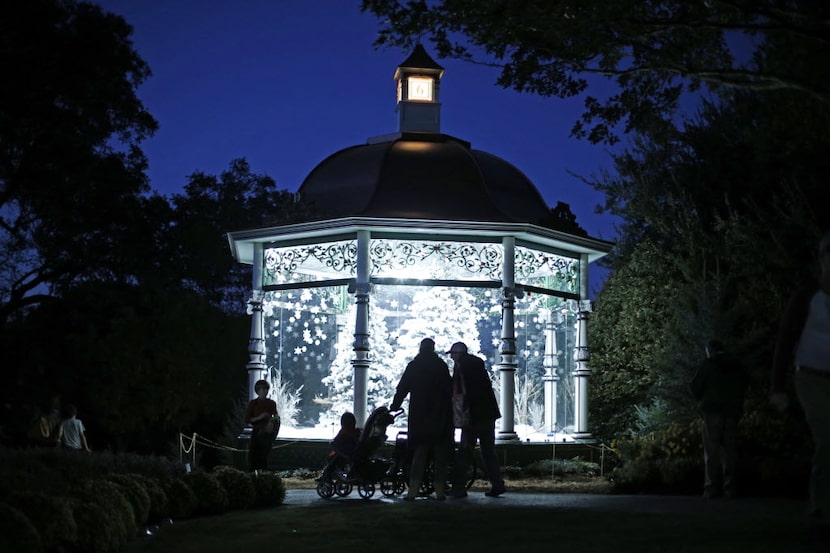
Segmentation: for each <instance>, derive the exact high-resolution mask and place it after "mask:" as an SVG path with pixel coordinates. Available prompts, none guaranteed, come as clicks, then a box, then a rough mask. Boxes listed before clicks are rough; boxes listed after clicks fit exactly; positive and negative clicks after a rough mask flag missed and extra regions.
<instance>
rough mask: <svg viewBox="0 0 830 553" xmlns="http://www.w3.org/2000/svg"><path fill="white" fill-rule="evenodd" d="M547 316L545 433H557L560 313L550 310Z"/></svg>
mask: <svg viewBox="0 0 830 553" xmlns="http://www.w3.org/2000/svg"><path fill="white" fill-rule="evenodd" d="M543 313H544V315H545V357H544V358H543V359H542V365H543V366H544V367H545V376H543V377H542V382H543V383H544V391H545V432H546V433H548V434H554V433H555V432H556V422H557V421H556V410H557V401H556V400H557V392H558V390H557V388H558V385H559V372H558V371H559V349H558V346H557V343H556V323H557V322H558V319H559V317H560V315H559V312H558V311H556V310H554V309H548V310H546V311H544V312H543Z"/></svg>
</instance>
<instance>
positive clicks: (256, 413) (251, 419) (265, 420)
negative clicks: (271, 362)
mask: <svg viewBox="0 0 830 553" xmlns="http://www.w3.org/2000/svg"><path fill="white" fill-rule="evenodd" d="M270 389H271V385H270V384H268V381H267V380H257V381H256V383H255V384H254V391H255V392H256V395H257V397H255V398H254V399H252V400H251V401H250V402H248V408H247V409H246V410H245V424H250V425H251V427H252V430H251V441H250V444H249V446H248V462H249V464H250V469H251V472H254V471H257V470H266V469H267V468H268V454H269V453H271V446H272V445H273V444H274V437H275V436H276V434H277V431H278V427H277V426H276V425H278V424H279V415H278V414H277V402H276V401H274V400H273V399H270V398H268V391H269V390H270Z"/></svg>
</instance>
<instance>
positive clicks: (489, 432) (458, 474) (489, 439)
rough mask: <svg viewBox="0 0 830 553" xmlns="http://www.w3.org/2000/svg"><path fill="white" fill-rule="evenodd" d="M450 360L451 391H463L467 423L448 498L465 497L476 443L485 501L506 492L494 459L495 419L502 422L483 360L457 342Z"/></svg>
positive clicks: (450, 353)
mask: <svg viewBox="0 0 830 553" xmlns="http://www.w3.org/2000/svg"><path fill="white" fill-rule="evenodd" d="M447 354H449V356H450V357H451V358H452V360H453V364H454V366H453V390H463V391H464V395H465V399H466V405H467V407H468V409H469V412H470V416H469V422H467V423H466V424H464V425H463V426H462V427H461V445H460V446H459V448H458V451H457V452H456V456H455V474H454V475H453V487H452V492H451V494H450V495H451V497H453V498H461V497H467V489H466V475H467V471H468V470H469V467H470V464H471V463H472V457H473V451H474V450H475V446H476V441H478V443H479V445H480V446H481V457H482V460H483V461H484V469H485V470H486V471H487V478H488V479H489V480H490V489H489V490H488V491H487V492H485V493H484V495H486V496H487V497H498V496H500V495H501V494H503V493H504V492H505V486H504V479H502V477H501V468H500V467H499V461H498V458H496V431H495V426H496V419H498V418H501V412H500V411H499V404H498V402H497V401H496V394H495V393H494V392H493V386H492V384H491V382H490V375H489V374H487V369H486V368H485V366H484V360H483V359H481V358H479V357H476V356H475V355H471V354H469V353H468V352H467V345H466V344H465V343H464V342H456V343H454V344H453V345H452V347H450V350H449V351H448V352H447Z"/></svg>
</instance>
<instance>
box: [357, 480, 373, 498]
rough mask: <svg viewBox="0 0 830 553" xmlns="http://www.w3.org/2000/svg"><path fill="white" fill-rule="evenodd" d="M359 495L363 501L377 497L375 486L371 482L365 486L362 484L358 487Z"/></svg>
mask: <svg viewBox="0 0 830 553" xmlns="http://www.w3.org/2000/svg"><path fill="white" fill-rule="evenodd" d="M357 493H358V494H359V495H360V497H362V498H363V499H369V498H370V497H372V496H373V495H375V485H374V484H372V483H371V482H366V483H364V484H360V485H358V486H357Z"/></svg>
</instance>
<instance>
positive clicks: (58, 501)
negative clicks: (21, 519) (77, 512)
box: [10, 492, 78, 551]
mask: <svg viewBox="0 0 830 553" xmlns="http://www.w3.org/2000/svg"><path fill="white" fill-rule="evenodd" d="M10 500H11V504H12V505H14V507H15V508H16V509H19V510H20V512H22V513H23V514H24V515H26V517H28V519H29V520H31V521H32V524H33V525H34V526H35V528H36V529H37V531H38V534H40V539H41V542H42V544H43V548H44V549H45V550H46V551H51V550H53V549H55V550H60V549H62V548H63V547H65V546H67V545H71V544H73V543H75V541H76V540H77V539H78V527H77V526H76V525H75V519H74V518H73V517H72V510H71V509H70V508H69V502H68V501H67V500H66V499H65V498H63V497H53V496H51V495H47V494H45V493H43V492H14V493H12V495H11V496H10Z"/></svg>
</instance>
